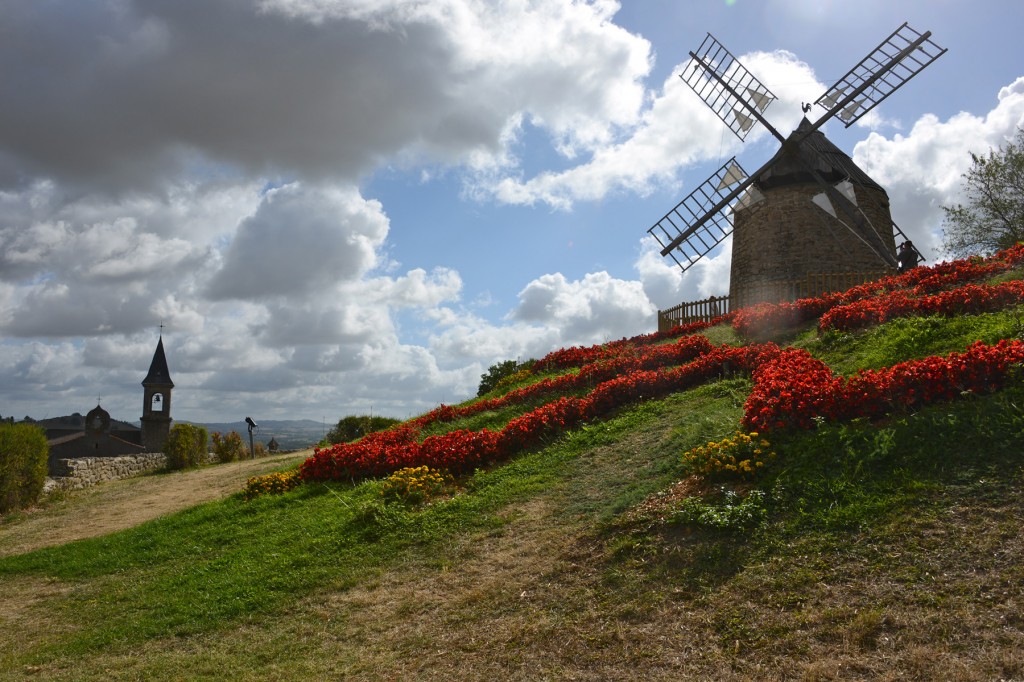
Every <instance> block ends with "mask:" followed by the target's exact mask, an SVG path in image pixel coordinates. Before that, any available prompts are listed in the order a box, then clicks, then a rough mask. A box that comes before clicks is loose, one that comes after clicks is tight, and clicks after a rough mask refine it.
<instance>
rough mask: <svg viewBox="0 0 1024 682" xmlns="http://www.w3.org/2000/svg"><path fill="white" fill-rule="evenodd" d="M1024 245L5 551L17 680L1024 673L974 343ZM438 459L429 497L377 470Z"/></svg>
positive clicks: (616, 346) (544, 377)
mask: <svg viewBox="0 0 1024 682" xmlns="http://www.w3.org/2000/svg"><path fill="white" fill-rule="evenodd" d="M1019 255H1020V254H1018V255H1015V256H1014V257H1013V258H1009V257H1005V256H1004V257H1003V258H1002V260H999V259H996V260H990V261H986V262H980V261H975V262H965V263H962V264H960V265H959V266H957V267H956V268H946V269H945V270H943V269H942V268H941V266H940V268H935V269H921V270H920V271H917V272H916V274H914V275H912V276H911V277H906V276H904V278H902V279H900V278H893V280H892V281H891V282H889V283H888V284H884V286H883V285H875V287H874V288H871V287H868V288H867V289H863V290H861V291H859V292H858V291H853V292H852V293H849V294H848V295H846V296H845V297H833V298H831V299H828V300H825V299H821V300H818V301H814V302H802V303H801V304H799V305H793V306H775V307H766V308H763V309H758V310H756V311H751V312H750V313H749V314H746V315H740V316H736V317H734V318H732V319H727V320H723V321H721V322H720V323H719V324H716V325H714V326H711V327H708V328H706V329H702V330H700V331H699V333H700V334H701V335H702V336H703V337H705V338H706V339H708V341H709V342H710V343H707V344H705V343H704V342H703V341H694V340H688V339H691V334H687V333H686V332H687V331H690V332H693V331H694V330H676V332H675V333H673V334H668V335H649V336H647V337H638V338H636V339H631V340H624V341H622V342H616V343H613V344H609V345H607V346H605V347H602V348H593V349H566V350H564V351H561V352H559V353H555V354H552V355H551V356H549V357H548V358H545V359H541V361H539V362H538V363H537V364H536V365H535V366H534V371H532V372H528V373H524V374H522V375H517V377H516V379H515V381H514V382H513V383H511V384H509V385H506V386H503V387H501V388H499V389H496V391H495V392H492V393H491V394H488V395H487V396H484V397H483V398H481V399H478V400H474V401H470V402H468V403H465V404H463V405H459V406H452V407H443V408H439V410H437V411H435V412H434V413H431V414H430V415H424V416H423V417H421V418H419V419H418V420H413V421H412V422H410V424H409V425H407V428H408V429H409V430H408V431H407V432H396V433H398V434H399V435H395V434H391V435H388V436H382V437H381V438H382V439H384V440H380V441H377V442H379V443H383V444H385V445H386V446H387V447H384V446H381V447H379V448H377V447H376V446H372V443H373V442H374V441H372V439H370V440H367V443H365V444H364V445H363V446H360V447H361V448H362V449H359V448H357V447H356V446H352V447H350V448H348V449H346V447H347V446H343V447H339V448H337V449H334V450H331V451H325V454H323V456H322V459H323V460H325V461H326V460H330V461H329V462H326V463H325V462H324V461H322V462H321V465H318V466H317V467H313V466H308V467H306V468H304V474H305V482H304V483H303V484H302V485H300V486H299V487H298V488H296V489H294V490H292V491H290V492H287V493H284V494H280V495H271V494H265V495H260V496H257V497H255V499H252V500H249V501H246V500H245V499H244V498H243V496H242V495H241V494H239V495H237V496H235V497H233V498H231V499H228V500H226V501H223V502H218V503H212V504H206V505H202V506H199V507H195V508H193V509H190V510H188V511H186V512H183V513H180V514H176V515H172V516H167V517H163V518H160V519H157V520H156V521H152V522H149V523H147V524H144V525H142V526H139V527H137V528H134V529H132V530H129V531H125V532H121V533H116V534H113V535H109V536H106V537H102V538H97V539H93V540H86V541H80V542H76V543H72V544H68V545H64V546H60V547H55V548H51V549H46V550H40V551H37V552H32V553H28V554H23V555H18V556H12V557H6V558H3V559H0V637H2V639H3V641H4V642H5V646H4V647H3V649H0V679H4V680H6V679H11V680H15V679H29V678H34V679H58V680H60V679H67V680H90V679H104V680H119V679H123V680H134V679H267V680H280V679H295V680H298V679H302V680H306V679H324V678H331V679H333V678H341V677H344V678H346V679H410V678H411V679H417V678H423V679H433V678H438V679H439V678H444V679H489V680H491V679H523V680H533V679H593V680H605V679H676V680H677V679H680V678H682V679H724V680H729V679H737V680H739V679H757V680H763V679H960V680H991V679H1022V678H1024V653H1022V652H1024V617H1022V616H1021V615H1020V614H1021V606H1022V603H1024V540H1022V535H1021V528H1022V522H1024V496H1022V495H1021V492H1022V487H1024V455H1022V452H1024V448H1022V446H1021V443H1022V442H1024V382H1022V381H1021V377H1022V374H1021V369H1020V364H1019V359H1018V360H1014V361H1012V362H1004V363H1003V364H1000V362H1001V358H1002V357H1003V356H1002V355H999V356H998V357H996V354H997V351H995V350H984V352H982V350H979V348H980V347H978V346H973V347H972V344H973V343H974V342H976V341H979V340H980V341H983V342H985V343H986V344H989V346H986V347H985V348H986V349H989V348H990V347H993V348H994V347H995V344H997V343H998V342H999V341H1000V340H1003V339H1019V338H1020V336H1021V333H1022V329H1024V308H1022V307H1021V305H1020V302H1021V300H1022V298H1021V297H1020V296H1019V294H1017V293H1014V292H1016V291H1017V289H1015V288H1014V287H1016V286H1018V284H1016V283H1018V282H1019V281H1020V279H1021V271H1020V269H1019ZM997 261H998V267H990V266H992V264H993V263H996V262H997ZM971 287H975V288H976V289H977V291H975V289H972V288H971ZM883 289H884V291H883ZM953 292H956V294H955V296H953ZM992 292H996V293H992ZM1007 292H1009V293H1007ZM943 297H945V298H943ZM897 303H899V305H898V306H897V305H896V304H897ZM823 316H824V317H823ZM879 320H884V321H881V322H880V321H879ZM775 344H777V346H776V345H775ZM969 348H973V350H971V351H970V352H968V353H966V354H965V351H967V350H968V349H969ZM999 348H1003V349H1004V350H1003V351H998V352H999V353H1003V352H1006V353H1011V351H1012V349H1013V348H1017V346H1012V345H1010V346H1007V345H1006V344H1003V345H1002V346H999ZM1007 348H1009V349H1010V350H1006V349H1007ZM755 351H756V352H755ZM1013 352H1015V351H1013ZM951 353H955V354H963V355H954V356H952V357H950V354H951ZM972 353H973V355H972ZM979 354H980V355H979ZM684 355H685V356H686V359H680V358H681V357H682V356H684ZM1011 355H1012V353H1011ZM691 356H692V357H691ZM982 356H983V357H982ZM978 357H982V360H977V358H978ZM1007 357H1010V356H1007ZM1012 357H1017V356H1012ZM709 358H710V359H709ZM937 358H945V359H944V360H942V361H941V362H940V361H939V360H938V359H937ZM972 358H974V359H972ZM712 360H713V361H712ZM976 360H977V361H976ZM907 361H910V362H909V364H901V363H906V362H907ZM979 362H980V363H982V364H978V363H979ZM786 363H789V364H786ZM972 363H974V364H972ZM940 365H941V366H940ZM894 366H895V369H891V368H894ZM693 367H698V368H699V369H700V371H697V370H693V371H690V369H688V368H693ZM790 368H803V369H800V370H799V371H798V370H794V369H790ZM862 369H871V370H877V372H874V373H872V372H869V373H867V374H864V373H861V374H860V376H859V378H856V379H850V380H847V379H844V378H843V377H852V376H855V375H857V374H858V370H862ZM545 382H546V383H545ZM673 382H674V383H673ZM944 382H945V383H944ZM682 384H685V385H686V387H685V388H680V386H681V385H682ZM553 405H557V406H558V407H557V409H556V407H552V406H553ZM588 410H589V411H588ZM858 410H860V412H858ZM595 414H599V416H594V415H595ZM758 420H760V421H758ZM752 423H759V424H763V425H764V427H765V428H763V429H761V430H760V432H758V433H757V435H756V436H753V437H752V438H753V440H752V444H751V445H750V446H749V447H750V448H751V450H749V451H748V455H749V456H748V457H747V462H748V464H747V465H746V466H743V465H740V466H734V467H733V468H735V469H736V470H735V471H734V470H733V469H730V468H729V467H730V466H732V465H731V462H733V460H729V459H728V455H729V454H730V453H734V452H738V448H739V447H741V446H740V445H738V444H737V443H739V440H740V439H741V437H742V436H744V435H746V434H749V433H750V432H751V431H752V428H751V424H752ZM737 433H739V434H740V435H737ZM730 438H731V439H733V440H732V441H731V443H730V442H729V441H728V440H727V439H730ZM387 439H390V440H387ZM709 444H711V445H709ZM712 445H713V447H712ZM371 446H372V447H371ZM702 447H703V450H700V449H699V448H702ZM460 448H461V449H460ZM753 448H756V449H758V450H760V452H759V453H758V454H756V455H754V454H750V453H752V452H753ZM375 457H380V458H382V459H374V458H375ZM416 457H419V458H421V459H420V460H415V459H414V458H416ZM442 460H443V461H445V462H449V463H451V465H452V466H451V467H450V468H451V470H452V472H453V474H454V475H455V479H454V482H453V483H451V484H448V485H447V486H446V487H445V490H444V491H443V494H442V495H441V496H439V497H437V498H436V499H434V500H431V501H430V502H429V503H427V504H415V503H413V502H411V501H403V499H402V497H401V495H393V496H388V495H382V493H384V492H387V491H388V490H390V488H388V485H389V484H388V483H386V482H385V481H384V479H383V478H382V477H380V476H378V477H370V478H363V477H358V475H359V473H360V472H361V471H363V470H364V469H365V470H373V471H378V472H383V473H387V471H390V470H394V469H396V468H398V467H399V466H401V465H405V464H417V463H420V464H422V463H435V462H437V461H442ZM741 461H742V458H737V460H736V463H737V464H739V463H740V462H741ZM758 461H760V462H762V463H763V465H762V466H756V463H757V462H758ZM361 467H362V468H361ZM388 467H390V468H388ZM748 470H749V471H748ZM353 475H356V476H357V480H351V478H349V479H348V480H331V479H332V478H345V477H351V476H353ZM396 498H397V499H396ZM15 523H18V519H17V518H10V519H5V520H4V525H7V524H15ZM2 529H3V525H0V531H2Z"/></svg>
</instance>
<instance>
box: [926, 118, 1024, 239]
mask: <svg viewBox="0 0 1024 682" xmlns="http://www.w3.org/2000/svg"><path fill="white" fill-rule="evenodd" d="M963 177H964V195H965V198H966V203H965V204H957V205H956V206H943V207H942V210H943V211H945V212H946V219H945V221H944V223H943V235H944V245H945V247H946V250H947V251H949V252H950V253H951V254H952V255H954V256H959V257H964V256H970V255H973V254H987V253H992V252H993V251H998V250H999V249H1005V248H1007V247H1010V246H1013V245H1014V244H1016V243H1017V242H1019V241H1024V129H1021V128H1018V129H1017V135H1016V137H1015V138H1014V139H1013V140H1010V141H1008V142H1007V143H1006V145H1005V146H1003V147H1000V148H999V149H998V150H991V149H990V150H989V153H988V156H979V155H977V154H975V153H973V152H972V153H971V168H970V170H968V171H967V172H966V173H965V174H964V175H963Z"/></svg>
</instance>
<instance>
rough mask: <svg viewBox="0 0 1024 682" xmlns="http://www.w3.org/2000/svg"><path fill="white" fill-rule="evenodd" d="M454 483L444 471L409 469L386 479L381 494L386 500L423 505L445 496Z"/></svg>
mask: <svg viewBox="0 0 1024 682" xmlns="http://www.w3.org/2000/svg"><path fill="white" fill-rule="evenodd" d="M452 482H453V481H452V477H451V476H449V475H448V474H447V473H445V472H444V471H439V470H437V469H431V468H430V467H428V466H420V467H407V468H405V469H399V470H398V471H396V472H395V473H393V474H391V475H390V476H388V477H387V478H386V479H384V487H383V488H381V491H380V494H381V497H383V498H384V499H386V500H398V501H403V502H408V503H409V504H421V503H423V502H427V501H429V500H430V499H432V498H435V497H439V496H441V495H444V494H445V492H446V489H447V487H448V486H450V485H451V484H452Z"/></svg>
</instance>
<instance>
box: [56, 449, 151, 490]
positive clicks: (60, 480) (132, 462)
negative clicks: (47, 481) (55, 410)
mask: <svg viewBox="0 0 1024 682" xmlns="http://www.w3.org/2000/svg"><path fill="white" fill-rule="evenodd" d="M165 466H167V455H165V454H164V453H162V452H146V453H143V454H140V455H121V456H119V457H77V458H75V459H62V460H59V462H58V466H57V470H56V471H54V474H55V476H54V477H53V481H54V482H55V485H58V486H60V487H62V488H65V489H67V490H77V489H79V488H88V487H89V486H92V485H96V484H97V483H103V482H105V481H117V480H119V479H122V478H130V477H132V476H139V475H141V474H144V473H147V472H149V471H155V470H157V469H162V468H163V467H165Z"/></svg>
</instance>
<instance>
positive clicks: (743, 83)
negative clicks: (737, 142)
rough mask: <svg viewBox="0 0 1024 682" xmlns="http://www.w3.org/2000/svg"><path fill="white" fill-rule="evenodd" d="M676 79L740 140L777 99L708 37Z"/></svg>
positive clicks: (717, 43)
mask: <svg viewBox="0 0 1024 682" xmlns="http://www.w3.org/2000/svg"><path fill="white" fill-rule="evenodd" d="M690 57H691V59H692V60H693V61H692V62H691V64H692V66H691V67H690V68H687V69H686V70H685V71H684V72H683V73H682V74H680V76H679V77H680V78H682V79H683V81H685V82H686V84H687V85H689V86H690V88H692V89H693V91H694V92H695V93H697V96H698V97H700V98H701V99H702V100H704V103H705V104H707V105H708V106H709V107H710V108H711V111H713V112H715V115H716V116H718V118H720V119H722V122H723V123H725V125H727V126H728V127H729V130H731V131H732V132H733V133H734V134H735V135H736V137H738V138H740V139H741V140H743V139H744V138H746V136H747V132H749V131H750V129H751V128H752V127H753V126H754V122H755V121H756V120H758V119H759V118H760V114H761V113H763V112H764V111H765V109H767V108H768V105H770V104H771V103H772V102H774V101H775V100H776V99H777V98H776V97H775V95H774V94H772V91H771V90H769V89H768V88H766V87H765V86H764V84H763V83H762V82H761V81H759V80H757V78H755V77H754V74H752V73H750V72H749V71H747V69H746V67H744V66H743V64H741V63H740V62H739V61H738V60H737V59H736V58H735V57H733V56H732V53H731V52H729V50H727V49H725V47H724V46H723V45H722V44H721V43H719V42H718V40H717V39H715V37H714V36H713V35H711V34H710V33H709V34H708V35H707V38H705V39H704V42H703V43H701V46H700V47H699V48H698V49H697V51H696V52H691V53H690Z"/></svg>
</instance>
